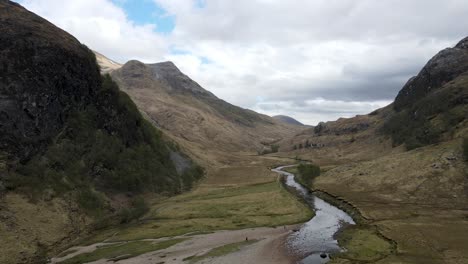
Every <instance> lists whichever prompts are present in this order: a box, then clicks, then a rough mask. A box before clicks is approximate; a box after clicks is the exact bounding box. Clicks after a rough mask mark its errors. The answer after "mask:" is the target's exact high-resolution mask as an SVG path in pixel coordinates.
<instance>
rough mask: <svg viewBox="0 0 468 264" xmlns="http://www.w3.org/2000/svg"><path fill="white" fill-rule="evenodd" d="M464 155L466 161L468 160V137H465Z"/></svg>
mask: <svg viewBox="0 0 468 264" xmlns="http://www.w3.org/2000/svg"><path fill="white" fill-rule="evenodd" d="M463 156H464V157H465V161H468V138H464V139H463Z"/></svg>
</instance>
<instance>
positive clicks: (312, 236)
mask: <svg viewBox="0 0 468 264" xmlns="http://www.w3.org/2000/svg"><path fill="white" fill-rule="evenodd" d="M293 166H294V165H293ZM287 167H292V166H281V167H278V168H276V169H273V170H272V171H274V172H276V173H279V174H281V175H283V176H284V177H285V184H286V185H288V186H290V187H292V188H294V189H296V191H297V193H298V195H299V196H300V197H301V198H303V199H304V200H305V201H306V203H307V204H308V205H309V206H310V207H311V208H312V209H313V210H315V216H314V217H313V218H312V219H310V220H309V221H308V222H306V223H305V224H303V225H302V226H301V228H300V229H299V230H298V231H297V232H294V233H293V234H291V235H290V236H289V237H288V240H287V246H288V248H289V250H291V251H293V252H294V253H295V255H299V256H302V258H303V259H302V260H301V261H300V262H299V263H300V264H316V263H327V262H328V261H329V260H330V259H329V257H328V255H329V254H330V253H336V252H340V251H341V250H342V249H341V248H340V247H339V245H338V242H337V241H336V239H335V238H334V235H335V233H336V232H338V230H339V229H340V228H341V227H342V226H343V225H346V224H351V225H353V224H355V222H354V220H353V219H352V218H351V216H349V215H348V214H347V213H345V212H344V211H342V210H340V209H338V208H337V207H335V206H333V205H331V204H329V203H327V202H325V201H324V200H322V199H320V198H318V197H316V196H314V195H312V194H311V193H310V191H309V190H308V189H306V188H304V187H303V186H302V185H300V184H299V183H298V182H296V180H295V179H294V175H293V174H291V173H289V172H286V171H283V169H284V168H287ZM325 255H326V256H325Z"/></svg>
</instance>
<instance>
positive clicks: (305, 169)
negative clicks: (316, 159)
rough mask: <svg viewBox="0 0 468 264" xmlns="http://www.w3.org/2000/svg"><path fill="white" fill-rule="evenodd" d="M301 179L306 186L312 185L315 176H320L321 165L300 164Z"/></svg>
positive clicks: (298, 167) (298, 168)
mask: <svg viewBox="0 0 468 264" xmlns="http://www.w3.org/2000/svg"><path fill="white" fill-rule="evenodd" d="M297 171H298V172H299V175H298V176H299V180H300V182H301V183H302V184H304V185H305V186H308V187H310V186H312V183H313V181H314V179H315V178H317V177H318V176H320V167H319V166H317V165H314V164H299V166H297Z"/></svg>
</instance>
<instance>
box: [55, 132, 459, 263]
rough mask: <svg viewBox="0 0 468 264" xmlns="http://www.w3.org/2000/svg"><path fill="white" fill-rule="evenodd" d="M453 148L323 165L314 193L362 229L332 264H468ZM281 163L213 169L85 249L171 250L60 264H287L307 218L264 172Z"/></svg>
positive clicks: (348, 236) (249, 162)
mask: <svg viewBox="0 0 468 264" xmlns="http://www.w3.org/2000/svg"><path fill="white" fill-rule="evenodd" d="M459 143H460V142H459V141H457V140H454V141H451V142H446V143H442V144H439V145H433V146H428V147H425V148H421V149H417V150H413V151H409V152H401V153H393V154H390V155H387V156H382V157H380V158H376V159H373V160H370V161H359V162H340V161H328V162H327V164H326V165H327V166H326V167H325V172H324V173H323V174H322V175H321V176H320V177H319V178H317V179H316V181H315V183H314V186H313V187H314V188H315V189H319V190H322V191H325V192H327V193H330V194H332V195H334V196H336V197H337V198H338V199H339V200H341V199H342V200H344V201H346V202H349V205H350V206H352V207H354V209H355V210H358V211H359V212H360V214H361V215H362V217H363V219H364V222H365V225H364V226H358V227H357V229H354V230H352V229H351V230H350V231H349V232H346V230H345V232H344V233H343V234H339V235H338V240H339V241H340V242H341V245H342V246H344V247H346V248H347V249H348V251H347V252H346V253H345V254H343V255H339V256H337V257H335V258H334V259H333V260H332V262H331V263H360V262H362V261H364V262H368V263H381V264H386V263H429V264H431V263H434V264H438V263H454V264H461V263H468V251H467V250H466V248H468V237H467V236H466V234H468V220H467V215H468V214H467V208H468V199H467V192H466V190H467V186H468V185H467V179H466V175H467V174H466V172H467V166H466V163H464V161H463V157H462V154H461V148H460V147H459V145H460V144H459ZM288 155H294V157H295V156H296V155H297V153H292V154H291V153H286V154H285V155H284V158H277V157H268V156H266V157H262V158H260V157H249V158H248V159H245V160H243V161H242V162H236V163H235V164H232V166H225V167H222V168H218V169H217V170H216V171H214V172H212V173H211V174H210V175H208V177H207V178H206V179H204V180H203V181H202V183H201V184H199V186H198V187H197V188H196V189H195V190H193V191H191V192H189V193H186V194H183V195H179V196H176V197H173V198H169V199H167V200H164V201H155V202H154V203H153V206H152V211H151V212H150V214H149V215H147V216H146V217H145V219H144V220H143V221H141V222H140V223H136V224H132V225H129V226H126V227H124V228H118V229H110V230H105V231H103V232H101V233H99V234H98V235H97V236H95V237H94V238H93V239H91V240H88V241H87V244H88V245H89V244H92V246H91V248H92V249H94V248H95V246H96V244H94V243H98V242H102V241H105V242H106V243H109V242H122V241H146V242H147V243H149V242H151V243H153V244H154V243H156V245H153V246H154V247H156V248H158V246H157V244H158V243H162V242H161V241H171V240H175V241H174V243H173V244H172V243H169V244H168V245H166V246H165V247H164V248H159V250H153V249H152V248H151V247H149V248H148V250H147V251H146V252H139V253H138V254H137V255H135V256H132V255H129V256H125V254H122V252H120V251H119V250H117V251H116V252H117V253H115V252H114V253H113V254H114V255H112V254H111V253H112V251H113V250H112V249H111V248H110V249H109V250H108V251H110V252H111V253H109V252H107V253H106V252H104V253H106V254H108V255H107V256H106V254H103V253H102V252H97V251H99V249H98V250H96V251H94V252H91V253H90V254H88V255H86V254H85V255H83V254H81V253H83V252H81V251H79V252H78V251H77V252H73V251H71V252H72V253H71V255H70V254H69V255H68V257H72V258H69V259H68V260H67V261H65V262H64V263H80V262H74V261H77V260H80V258H79V257H80V256H81V257H89V258H88V260H98V259H99V258H101V259H110V258H112V257H118V256H121V257H122V258H125V260H121V261H119V263H182V262H183V263H195V262H198V263H290V262H291V256H288V254H287V252H286V251H285V250H284V248H285V247H284V244H283V241H284V239H285V237H286V235H287V234H289V233H290V230H291V229H292V228H294V227H292V226H288V227H287V228H286V229H285V228H284V226H285V225H288V224H294V223H301V222H304V221H306V220H308V219H310V217H312V212H310V210H308V209H307V207H305V206H304V205H303V204H302V203H300V202H299V201H298V200H296V199H295V198H294V197H293V196H292V195H291V194H289V193H288V192H287V191H286V190H284V189H283V187H282V186H281V184H279V182H278V181H277V175H276V174H274V173H272V172H271V171H270V170H269V169H268V167H270V168H271V167H274V166H275V165H279V164H286V163H294V160H292V159H288ZM291 157H293V156H291ZM303 158H305V159H309V160H314V157H313V156H305V157H303ZM333 163H334V164H338V165H333ZM460 182H464V183H465V184H464V185H460V184H459V183H460ZM222 230H225V231H222ZM200 231H201V232H202V233H200ZM191 232H194V233H191ZM184 234H188V235H184ZM381 235H382V237H383V238H385V239H388V241H391V242H392V243H393V245H395V248H394V249H391V251H388V249H386V250H384V251H381V252H386V253H385V254H384V255H381V254H380V253H379V252H378V250H379V249H378V248H376V247H377V246H378V245H377V246H376V245H373V242H372V241H378V240H379V239H380V238H379V237H380V236H381ZM168 237H170V238H168ZM246 237H247V238H248V240H249V241H245V239H246ZM369 238H371V239H369ZM148 239H149V240H148ZM178 239H180V240H178ZM380 241H382V240H381V239H380ZM130 243H131V242H130ZM379 243H380V244H381V245H383V246H385V247H387V246H386V245H385V243H383V242H382V243H383V244H382V243H381V242H379ZM374 244H375V243H374ZM97 245H100V246H102V244H97ZM107 245H108V244H107ZM130 248H131V247H130ZM86 249H87V250H89V247H78V248H75V250H86ZM72 250H73V249H72ZM101 251H102V250H101ZM96 252H97V253H99V254H101V255H99V254H97V253H96ZM126 252H130V254H132V250H127V251H126ZM69 253H70V252H69ZM126 254H129V253H126ZM96 255H98V256H96ZM93 256H94V257H93ZM97 257H98V258H97ZM55 260H56V261H57V260H63V259H55ZM104 262H105V260H99V261H98V262H95V263H104Z"/></svg>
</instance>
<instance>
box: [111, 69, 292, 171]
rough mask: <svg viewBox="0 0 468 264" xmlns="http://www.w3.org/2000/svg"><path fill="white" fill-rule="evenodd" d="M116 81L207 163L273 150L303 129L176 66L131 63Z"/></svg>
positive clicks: (116, 75)
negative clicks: (239, 102) (227, 97)
mask: <svg viewBox="0 0 468 264" xmlns="http://www.w3.org/2000/svg"><path fill="white" fill-rule="evenodd" d="M111 76H112V78H113V79H114V80H115V81H116V82H117V83H118V84H119V86H120V87H121V88H122V89H123V90H124V91H125V92H126V93H128V94H129V95H130V97H131V98H132V99H133V100H134V101H135V103H136V104H137V106H138V108H139V109H140V111H141V112H142V113H143V114H144V115H145V116H146V117H147V118H148V120H150V121H151V122H152V123H153V124H154V125H156V126H157V127H158V128H160V129H161V130H163V131H164V132H165V133H166V134H168V135H170V136H171V138H173V139H174V140H176V141H177V142H178V143H179V144H180V145H181V146H183V147H184V148H185V149H188V150H189V151H190V152H191V153H192V155H193V156H195V157H196V158H197V159H198V160H200V161H202V162H205V163H207V164H209V163H215V162H217V161H219V160H221V159H223V157H225V156H226V155H229V153H235V152H241V151H250V152H252V151H263V150H265V149H269V148H271V145H272V144H273V143H274V142H277V141H279V140H281V139H283V138H285V137H287V136H290V135H293V134H294V133H296V132H298V131H300V129H301V128H300V127H298V126H291V125H288V124H284V123H283V122H279V121H277V120H275V119H273V118H271V117H269V116H266V115H261V114H258V113H256V112H254V111H251V110H248V109H243V108H240V107H237V106H234V105H232V104H230V103H228V102H226V101H224V100H222V99H219V98H218V97H216V96H215V95H214V94H213V93H211V92H209V91H207V90H205V89H204V88H203V87H201V86H200V85H199V84H198V83H196V82H195V81H193V80H192V79H190V78H189V77H188V76H187V75H185V74H184V73H182V72H181V71H180V70H179V69H178V68H177V67H176V66H175V65H174V63H172V62H162V63H155V64H144V63H141V62H139V61H129V62H127V63H125V64H124V65H123V66H122V67H121V68H119V69H117V70H114V71H112V72H111ZM213 153H216V154H213ZM226 162H229V161H226Z"/></svg>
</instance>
